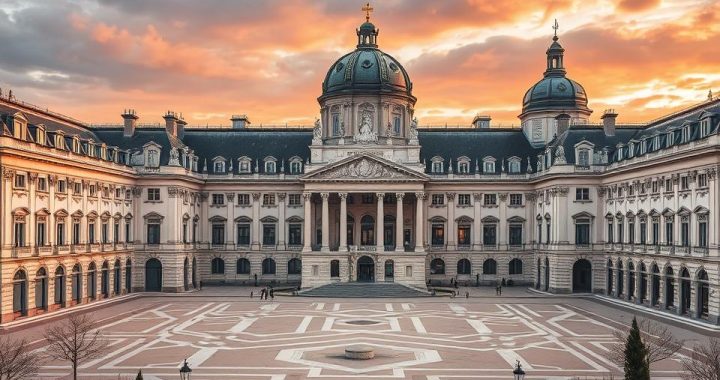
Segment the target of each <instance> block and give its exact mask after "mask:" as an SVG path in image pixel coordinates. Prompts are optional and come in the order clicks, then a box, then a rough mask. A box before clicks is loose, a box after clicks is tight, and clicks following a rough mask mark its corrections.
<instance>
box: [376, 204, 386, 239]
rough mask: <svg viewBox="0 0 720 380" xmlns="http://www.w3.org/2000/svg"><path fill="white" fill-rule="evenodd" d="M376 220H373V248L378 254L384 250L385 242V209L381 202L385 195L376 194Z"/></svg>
mask: <svg viewBox="0 0 720 380" xmlns="http://www.w3.org/2000/svg"><path fill="white" fill-rule="evenodd" d="M376 196H377V218H376V220H375V228H376V230H375V246H376V249H377V251H378V252H383V251H384V250H385V241H384V239H383V238H384V236H383V232H384V230H385V209H384V208H383V206H384V204H383V201H384V199H385V193H377V194H376Z"/></svg>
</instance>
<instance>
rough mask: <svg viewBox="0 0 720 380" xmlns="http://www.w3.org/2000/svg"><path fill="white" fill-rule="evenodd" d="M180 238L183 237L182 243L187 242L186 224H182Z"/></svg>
mask: <svg viewBox="0 0 720 380" xmlns="http://www.w3.org/2000/svg"><path fill="white" fill-rule="evenodd" d="M182 236H183V238H182V239H183V240H182V241H183V243H187V242H188V224H187V222H183V230H182Z"/></svg>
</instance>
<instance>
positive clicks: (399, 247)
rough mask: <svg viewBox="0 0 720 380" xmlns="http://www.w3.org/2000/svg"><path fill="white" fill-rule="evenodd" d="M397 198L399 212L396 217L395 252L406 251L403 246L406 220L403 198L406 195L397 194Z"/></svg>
mask: <svg viewBox="0 0 720 380" xmlns="http://www.w3.org/2000/svg"><path fill="white" fill-rule="evenodd" d="M395 197H396V198H397V210H396V215H395V252H403V251H405V247H404V244H403V222H404V220H405V218H404V216H403V198H405V193H397V194H395Z"/></svg>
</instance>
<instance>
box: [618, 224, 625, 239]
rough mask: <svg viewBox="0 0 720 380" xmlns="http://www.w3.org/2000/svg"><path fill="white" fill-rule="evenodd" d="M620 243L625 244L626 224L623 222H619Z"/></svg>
mask: <svg viewBox="0 0 720 380" xmlns="http://www.w3.org/2000/svg"><path fill="white" fill-rule="evenodd" d="M617 229H618V243H620V244H622V243H625V223H623V222H622V221H620V222H618V226H617Z"/></svg>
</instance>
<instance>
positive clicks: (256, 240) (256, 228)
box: [250, 193, 261, 250]
mask: <svg viewBox="0 0 720 380" xmlns="http://www.w3.org/2000/svg"><path fill="white" fill-rule="evenodd" d="M260 195H261V194H260V193H252V199H253V209H252V212H253V221H252V222H253V224H252V242H251V244H250V249H254V250H258V249H260Z"/></svg>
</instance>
